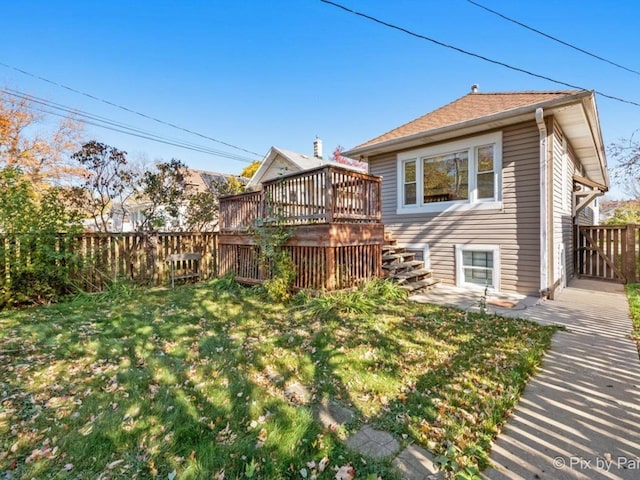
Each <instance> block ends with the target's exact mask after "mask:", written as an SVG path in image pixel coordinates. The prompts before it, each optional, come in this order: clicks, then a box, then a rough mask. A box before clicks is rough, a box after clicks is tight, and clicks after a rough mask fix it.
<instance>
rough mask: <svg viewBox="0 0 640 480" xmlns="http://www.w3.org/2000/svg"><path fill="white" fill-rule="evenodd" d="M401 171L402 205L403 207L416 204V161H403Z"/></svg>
mask: <svg viewBox="0 0 640 480" xmlns="http://www.w3.org/2000/svg"><path fill="white" fill-rule="evenodd" d="M402 171H403V189H402V192H403V203H404V205H415V204H416V200H417V199H416V184H417V181H416V161H415V159H412V160H405V161H404V162H402Z"/></svg>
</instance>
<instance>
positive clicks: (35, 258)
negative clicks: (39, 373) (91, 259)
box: [0, 167, 80, 307]
mask: <svg viewBox="0 0 640 480" xmlns="http://www.w3.org/2000/svg"><path fill="white" fill-rule="evenodd" d="M79 231H80V226H79V221H78V216H77V215H76V214H75V213H74V212H73V211H70V210H69V209H68V208H67V207H66V206H65V204H64V202H63V200H62V194H61V191H60V190H59V189H57V188H53V187H49V188H47V189H45V190H44V192H39V191H36V190H35V188H34V186H33V184H32V183H31V182H29V181H28V180H27V179H26V178H25V177H24V175H23V174H22V173H21V171H20V170H19V169H17V168H11V167H7V168H4V169H2V170H0V240H1V241H0V261H1V262H2V266H3V267H4V269H3V272H2V273H3V275H2V278H1V279H0V307H4V306H12V305H21V304H28V303H48V302H51V301H54V300H56V299H58V298H60V297H61V296H63V295H65V294H67V293H71V292H72V291H74V290H75V287H74V285H73V282H72V281H71V273H72V272H73V271H74V270H75V268H76V266H77V264H78V258H77V255H76V254H75V253H74V252H73V249H72V248H71V243H72V241H73V240H72V238H73V234H74V233H76V232H79ZM58 232H66V235H64V236H62V235H59V234H58Z"/></svg>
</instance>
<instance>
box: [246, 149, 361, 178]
mask: <svg viewBox="0 0 640 480" xmlns="http://www.w3.org/2000/svg"><path fill="white" fill-rule="evenodd" d="M313 151H314V154H313V156H308V155H302V154H300V153H296V152H292V151H290V150H285V149H284V148H279V147H271V148H270V149H269V151H268V152H267V154H266V155H265V157H264V158H263V159H262V163H261V164H260V167H258V170H256V173H254V174H253V177H251V180H249V183H248V184H247V187H249V188H253V189H259V188H260V186H261V185H262V182H265V181H267V180H271V179H273V178H277V177H281V176H283V175H288V174H290V173H297V172H302V171H305V170H310V169H312V168H316V167H321V166H323V165H336V162H334V161H332V160H326V159H324V158H322V141H321V140H320V139H319V138H316V140H315V141H314V142H313ZM340 166H341V167H344V168H349V169H352V170H355V171H362V169H361V168H358V167H357V166H353V165H349V164H340Z"/></svg>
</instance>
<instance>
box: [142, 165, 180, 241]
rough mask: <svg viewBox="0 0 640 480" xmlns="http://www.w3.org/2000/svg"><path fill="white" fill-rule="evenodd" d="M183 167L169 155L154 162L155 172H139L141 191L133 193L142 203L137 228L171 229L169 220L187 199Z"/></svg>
mask: <svg viewBox="0 0 640 480" xmlns="http://www.w3.org/2000/svg"><path fill="white" fill-rule="evenodd" d="M186 168H187V166H186V165H185V164H184V163H182V162H181V161H180V160H177V159H175V158H172V159H171V160H170V161H169V162H160V163H157V164H156V168H155V171H145V172H144V173H143V174H142V179H141V184H142V190H141V191H140V192H138V193H136V195H135V197H136V199H137V200H138V202H139V203H142V204H143V205H144V208H143V209H142V216H143V219H142V222H141V223H140V225H139V226H138V229H139V230H142V231H156V230H158V229H160V228H165V229H170V230H172V229H175V226H174V225H171V224H170V222H171V220H172V219H173V220H175V219H177V218H178V217H179V215H180V213H181V209H182V208H183V207H184V206H185V202H186V199H187V195H186V193H185V187H186V182H185V174H186Z"/></svg>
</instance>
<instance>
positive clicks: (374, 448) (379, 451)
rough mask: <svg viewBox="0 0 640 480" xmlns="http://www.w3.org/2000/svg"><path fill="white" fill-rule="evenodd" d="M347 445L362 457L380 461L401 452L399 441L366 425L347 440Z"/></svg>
mask: <svg viewBox="0 0 640 480" xmlns="http://www.w3.org/2000/svg"><path fill="white" fill-rule="evenodd" d="M345 443H346V445H347V446H348V447H349V448H351V449H352V450H355V451H356V452H358V453H359V454H360V455H366V456H367V457H371V458H375V459H376V460H380V459H382V458H385V457H388V456H390V455H394V454H395V453H396V452H398V450H400V444H399V443H398V441H397V440H396V439H395V438H394V437H393V435H391V434H390V433H388V432H383V431H380V430H374V429H373V428H371V427H370V426H369V425H364V426H363V427H362V428H361V429H360V430H358V431H357V432H356V433H354V434H353V435H352V436H350V437H349V438H347V440H346V441H345Z"/></svg>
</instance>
